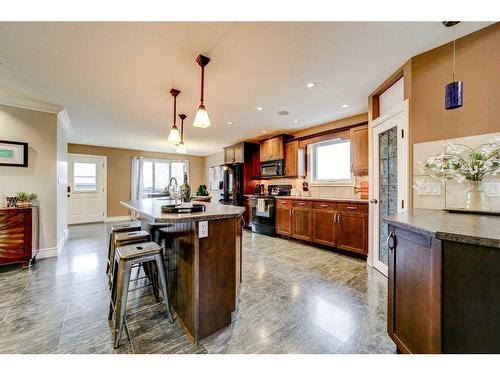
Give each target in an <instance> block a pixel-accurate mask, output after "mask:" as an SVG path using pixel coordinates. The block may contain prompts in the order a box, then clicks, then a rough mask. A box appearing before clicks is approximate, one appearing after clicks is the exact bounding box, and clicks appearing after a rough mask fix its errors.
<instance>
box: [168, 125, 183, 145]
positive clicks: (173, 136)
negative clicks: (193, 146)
mask: <svg viewBox="0 0 500 375" xmlns="http://www.w3.org/2000/svg"><path fill="white" fill-rule="evenodd" d="M167 140H168V141H169V142H172V143H176V144H177V143H179V142H180V141H181V133H180V132H179V129H178V128H177V126H175V125H174V126H173V127H172V129H170V133H169V134H168V139H167Z"/></svg>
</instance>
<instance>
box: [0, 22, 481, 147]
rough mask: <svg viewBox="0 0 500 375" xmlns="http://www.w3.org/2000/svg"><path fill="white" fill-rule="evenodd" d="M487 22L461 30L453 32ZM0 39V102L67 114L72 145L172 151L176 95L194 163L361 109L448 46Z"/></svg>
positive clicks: (419, 37) (55, 28) (217, 32)
mask: <svg viewBox="0 0 500 375" xmlns="http://www.w3.org/2000/svg"><path fill="white" fill-rule="evenodd" d="M489 24H491V22H463V23H460V24H459V25H457V26H456V27H455V28H454V29H455V30H454V31H455V36H457V37H459V36H462V35H466V34H468V33H471V32H473V31H475V30H478V29H480V28H482V27H485V26H487V25H489ZM0 35H1V38H0V63H1V65H0V95H1V94H2V93H4V94H5V93H9V92H10V93H18V94H19V95H22V96H25V97H29V98H32V99H36V100H39V101H43V102H47V103H52V104H56V105H58V106H60V107H63V108H66V110H67V113H68V116H69V119H70V121H71V125H72V127H73V130H74V132H73V134H72V136H71V139H70V141H71V142H73V143H86V144H92V145H103V146H111V147H124V148H132V149H141V150H151V151H163V152H173V151H174V150H175V146H173V145H171V144H169V143H168V142H167V136H168V130H169V127H170V126H171V124H172V112H173V110H172V99H171V96H170V94H169V90H170V89H171V88H173V87H174V88H177V89H179V90H181V94H180V95H179V97H178V100H177V102H178V113H182V112H184V113H186V114H187V116H188V118H187V120H186V122H187V126H185V137H186V140H185V143H186V146H187V149H188V153H189V154H192V155H208V154H212V153H215V152H217V151H219V150H220V148H221V147H222V146H225V145H228V144H231V143H234V142H237V141H240V140H242V139H245V138H252V137H256V136H259V135H262V132H263V131H267V132H269V133H271V132H275V131H278V130H279V131H285V132H290V131H294V130H297V129H299V128H305V127H310V126H314V125H318V124H322V123H325V122H329V121H332V120H336V119H340V118H344V117H348V116H351V115H355V114H359V113H362V112H365V111H367V97H368V95H369V93H370V92H371V91H373V90H374V89H375V88H376V87H377V86H378V85H379V84H381V83H382V82H383V81H384V80H385V79H386V78H387V77H388V76H389V75H390V74H391V73H393V72H394V71H395V70H396V69H397V68H398V67H399V66H401V65H402V64H403V63H404V62H405V61H406V60H408V59H409V58H410V57H411V56H414V55H416V54H419V53H422V52H424V51H426V50H429V49H431V48H434V47H437V46H439V45H441V44H444V43H446V42H449V41H450V40H452V38H453V35H452V31H451V30H450V29H446V28H445V27H443V26H442V24H441V23H440V22H235V23H230V22H191V23H189V22H161V23H154V22H149V23H145V22H124V23H114V22H100V23H97V22H75V23H57V22H44V23H35V22H18V23H8V22H1V23H0ZM200 53H202V54H206V55H207V56H209V57H211V59H212V61H211V62H210V64H209V65H208V66H207V67H206V69H205V105H206V108H207V110H208V113H209V115H210V120H211V122H212V126H211V127H210V128H208V129H198V128H193V127H192V121H193V119H194V115H195V112H196V109H197V106H198V104H199V95H200V92H199V90H200V68H199V67H198V65H197V64H196V63H195V58H196V56H197V55H198V54H200ZM308 82H314V83H315V84H316V85H315V87H313V88H310V89H308V88H306V83H308ZM343 104H349V105H350V106H349V107H347V108H342V105H343ZM259 106H261V107H263V108H264V109H263V110H262V111H260V112H259V111H257V109H256V108H257V107H259ZM279 111H288V112H289V115H287V116H280V115H278V114H277V113H278V112H279ZM294 120H297V121H298V123H294V122H293V121H294ZM228 121H232V122H233V124H232V125H228V124H227V122H228Z"/></svg>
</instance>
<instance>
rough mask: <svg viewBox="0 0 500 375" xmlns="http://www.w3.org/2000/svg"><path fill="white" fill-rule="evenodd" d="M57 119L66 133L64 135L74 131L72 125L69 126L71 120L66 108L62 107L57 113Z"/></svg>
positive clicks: (71, 133)
mask: <svg viewBox="0 0 500 375" xmlns="http://www.w3.org/2000/svg"><path fill="white" fill-rule="evenodd" d="M57 121H58V122H59V123H60V124H61V127H62V128H63V130H64V132H65V133H66V135H67V136H68V137H69V136H71V135H73V134H74V133H75V132H74V130H73V126H71V121H70V120H69V116H68V112H67V111H66V108H63V109H62V110H61V111H60V112H59V113H58V114H57Z"/></svg>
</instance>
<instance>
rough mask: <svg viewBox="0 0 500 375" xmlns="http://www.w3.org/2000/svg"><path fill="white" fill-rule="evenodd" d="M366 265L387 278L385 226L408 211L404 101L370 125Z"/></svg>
mask: <svg viewBox="0 0 500 375" xmlns="http://www.w3.org/2000/svg"><path fill="white" fill-rule="evenodd" d="M369 126H370V184H369V188H370V223H371V225H370V229H369V238H370V241H369V248H368V252H369V256H368V260H369V262H370V264H371V265H372V266H373V267H375V268H376V269H377V270H379V271H380V272H381V273H383V274H384V275H385V276H387V265H388V257H389V254H388V247H387V243H386V240H387V236H388V234H389V233H388V225H387V224H384V222H383V221H382V218H383V217H385V216H389V215H393V214H396V213H399V212H401V211H404V210H406V209H407V208H408V184H409V172H408V164H409V163H408V158H409V153H408V101H407V100H406V101H404V102H402V103H401V105H398V106H397V107H396V108H394V109H393V110H391V111H390V112H389V113H387V114H386V115H384V116H382V117H380V118H377V119H376V120H374V121H372V122H371V123H370V125H369Z"/></svg>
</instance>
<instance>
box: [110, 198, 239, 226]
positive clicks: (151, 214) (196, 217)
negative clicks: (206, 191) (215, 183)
mask: <svg viewBox="0 0 500 375" xmlns="http://www.w3.org/2000/svg"><path fill="white" fill-rule="evenodd" d="M120 203H121V204H122V206H125V207H126V208H128V209H129V210H132V211H135V212H137V213H139V214H141V215H142V216H143V217H145V218H147V219H149V220H151V221H153V222H155V223H182V222H188V221H204V220H220V219H229V218H233V217H239V216H241V215H242V214H243V212H245V208H244V207H238V206H228V205H223V204H215V203H205V202H199V204H203V205H205V206H206V210H205V211H204V212H193V213H185V214H166V213H163V212H161V206H164V205H167V204H173V203H174V201H173V200H172V199H166V198H148V199H138V200H133V201H121V202H120Z"/></svg>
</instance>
